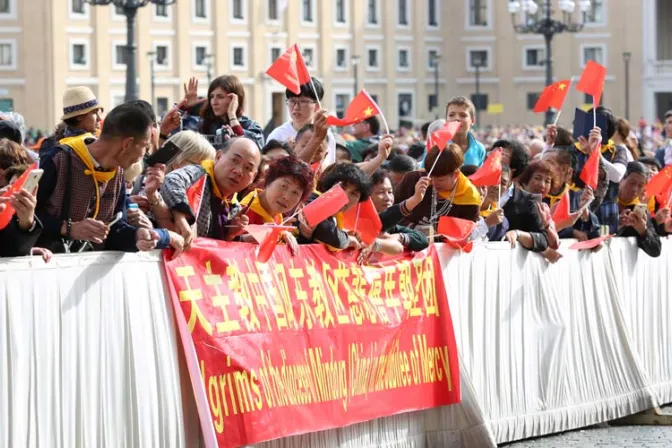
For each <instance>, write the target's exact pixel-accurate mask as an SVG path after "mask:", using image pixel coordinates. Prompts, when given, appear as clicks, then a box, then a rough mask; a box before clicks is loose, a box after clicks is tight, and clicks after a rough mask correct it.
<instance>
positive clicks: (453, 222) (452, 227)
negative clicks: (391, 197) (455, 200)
mask: <svg viewBox="0 0 672 448" xmlns="http://www.w3.org/2000/svg"><path fill="white" fill-rule="evenodd" d="M474 227H476V223H475V222H474V221H471V220H468V219H461V218H453V217H452V216H441V217H440V218H439V226H438V228H437V233H438V234H439V235H442V236H444V237H445V242H446V243H447V244H448V245H449V246H452V247H454V248H456V249H461V250H463V251H465V252H471V249H472V248H473V246H474V245H473V243H472V242H471V241H469V236H470V235H471V232H473V230H474Z"/></svg>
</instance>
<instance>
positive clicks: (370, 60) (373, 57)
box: [366, 48, 380, 68]
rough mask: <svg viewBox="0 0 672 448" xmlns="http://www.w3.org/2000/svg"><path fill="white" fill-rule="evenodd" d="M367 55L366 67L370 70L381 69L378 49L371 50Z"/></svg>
mask: <svg viewBox="0 0 672 448" xmlns="http://www.w3.org/2000/svg"><path fill="white" fill-rule="evenodd" d="M366 53H367V57H366V66H367V67H369V68H380V61H379V60H378V49H377V48H369V50H368V51H367V52H366Z"/></svg>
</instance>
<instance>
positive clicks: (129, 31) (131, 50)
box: [85, 0, 175, 102]
mask: <svg viewBox="0 0 672 448" xmlns="http://www.w3.org/2000/svg"><path fill="white" fill-rule="evenodd" d="M85 1H86V2H87V3H89V4H91V5H93V6H107V5H114V6H116V7H117V8H121V9H123V11H124V15H125V16H126V96H125V98H124V101H127V102H128V101H133V100H137V99H138V85H137V82H136V80H137V79H138V75H137V67H136V61H135V52H136V47H135V18H136V16H137V15H138V9H140V8H142V7H143V6H147V5H148V4H150V3H152V4H155V5H164V6H168V5H172V4H173V3H175V0H85Z"/></svg>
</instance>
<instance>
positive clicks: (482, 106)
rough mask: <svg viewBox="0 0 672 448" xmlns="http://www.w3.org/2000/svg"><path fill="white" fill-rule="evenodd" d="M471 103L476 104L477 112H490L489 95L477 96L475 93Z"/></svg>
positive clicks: (481, 94)
mask: <svg viewBox="0 0 672 448" xmlns="http://www.w3.org/2000/svg"><path fill="white" fill-rule="evenodd" d="M471 102H472V103H474V107H476V110H481V111H483V110H488V94H487V93H479V94H478V95H476V94H475V93H474V94H472V95H471Z"/></svg>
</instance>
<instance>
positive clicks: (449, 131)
mask: <svg viewBox="0 0 672 448" xmlns="http://www.w3.org/2000/svg"><path fill="white" fill-rule="evenodd" d="M461 126H462V123H461V122H459V121H447V122H446V123H445V124H444V125H443V126H441V127H440V128H439V129H437V130H436V131H434V132H432V133H431V134H430V135H429V138H428V139H427V146H428V148H429V149H432V148H433V147H434V146H437V147H438V148H439V152H443V150H444V149H446V145H447V144H448V142H449V141H451V140H452V139H453V137H455V134H456V133H457V131H459V130H460V127H461ZM429 149H428V150H429Z"/></svg>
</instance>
